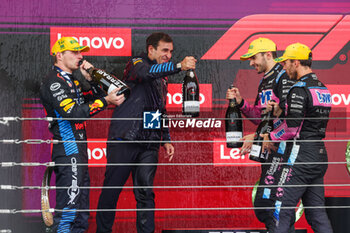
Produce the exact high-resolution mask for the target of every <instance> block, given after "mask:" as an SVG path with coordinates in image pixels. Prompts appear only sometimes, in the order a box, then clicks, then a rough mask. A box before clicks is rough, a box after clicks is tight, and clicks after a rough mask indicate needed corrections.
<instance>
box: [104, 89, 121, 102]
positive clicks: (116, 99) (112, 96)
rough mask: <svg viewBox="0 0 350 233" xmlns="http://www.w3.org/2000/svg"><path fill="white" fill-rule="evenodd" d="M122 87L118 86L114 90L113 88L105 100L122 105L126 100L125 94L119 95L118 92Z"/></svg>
mask: <svg viewBox="0 0 350 233" xmlns="http://www.w3.org/2000/svg"><path fill="white" fill-rule="evenodd" d="M120 89H121V88H120V87H119V88H116V89H114V90H112V91H111V92H110V93H109V94H108V95H107V96H106V97H105V100H106V102H107V103H108V104H114V105H116V106H119V105H121V104H122V103H123V102H124V101H125V96H124V94H121V95H117V92H118V91H119V90H120Z"/></svg>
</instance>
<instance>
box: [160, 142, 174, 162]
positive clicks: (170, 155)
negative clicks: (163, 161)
mask: <svg viewBox="0 0 350 233" xmlns="http://www.w3.org/2000/svg"><path fill="white" fill-rule="evenodd" d="M163 146H164V149H165V150H166V155H165V158H169V162H170V161H171V160H172V159H173V156H174V152H175V150H174V147H173V145H171V144H170V143H165V144H164V145H163Z"/></svg>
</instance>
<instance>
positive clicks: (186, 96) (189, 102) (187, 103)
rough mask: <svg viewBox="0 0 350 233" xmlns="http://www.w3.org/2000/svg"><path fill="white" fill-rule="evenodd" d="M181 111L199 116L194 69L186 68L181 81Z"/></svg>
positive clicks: (197, 87) (197, 88) (197, 85)
mask: <svg viewBox="0 0 350 233" xmlns="http://www.w3.org/2000/svg"><path fill="white" fill-rule="evenodd" d="M182 113H183V114H184V115H191V116H192V117H197V116H199V84H198V78H197V75H196V74H195V72H194V70H188V71H187V72H186V76H185V78H184V80H183V83H182Z"/></svg>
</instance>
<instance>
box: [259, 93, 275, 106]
mask: <svg viewBox="0 0 350 233" xmlns="http://www.w3.org/2000/svg"><path fill="white" fill-rule="evenodd" d="M259 95H260V103H261V105H266V104H267V102H268V101H269V100H271V99H272V90H264V91H261V93H260V94H259Z"/></svg>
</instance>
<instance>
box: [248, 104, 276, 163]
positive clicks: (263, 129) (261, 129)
mask: <svg viewBox="0 0 350 233" xmlns="http://www.w3.org/2000/svg"><path fill="white" fill-rule="evenodd" d="M272 130H273V106H272V110H271V111H270V112H268V113H267V115H266V116H265V117H264V119H263V120H262V121H261V122H260V124H259V126H258V128H257V129H256V132H255V137H254V142H253V145H252V148H251V150H250V153H249V159H251V160H254V161H257V162H261V163H264V162H266V160H267V155H268V153H267V151H262V144H263V142H262V141H263V138H262V137H261V136H260V134H265V133H270V132H271V131H272Z"/></svg>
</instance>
